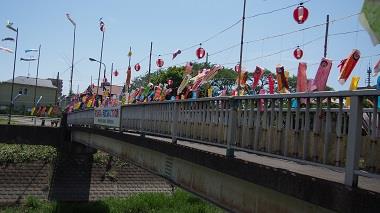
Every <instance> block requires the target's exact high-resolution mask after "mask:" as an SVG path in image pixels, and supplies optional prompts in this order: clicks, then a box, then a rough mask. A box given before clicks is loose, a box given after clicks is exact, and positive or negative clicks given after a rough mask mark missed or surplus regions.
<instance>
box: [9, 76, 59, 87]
mask: <svg viewBox="0 0 380 213" xmlns="http://www.w3.org/2000/svg"><path fill="white" fill-rule="evenodd" d="M5 82H7V83H12V79H9V80H8V81H5ZM14 83H15V84H22V85H31V86H34V85H36V78H31V77H25V76H17V77H16V78H15V81H14ZM37 86H38V87H48V88H54V89H55V88H57V87H55V86H54V85H53V83H52V82H51V80H48V79H41V78H37Z"/></svg>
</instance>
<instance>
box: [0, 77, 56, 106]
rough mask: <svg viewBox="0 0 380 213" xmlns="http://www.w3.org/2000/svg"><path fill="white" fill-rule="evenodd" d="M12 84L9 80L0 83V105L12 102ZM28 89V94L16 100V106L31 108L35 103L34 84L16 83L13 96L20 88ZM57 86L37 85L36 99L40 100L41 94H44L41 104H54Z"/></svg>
mask: <svg viewBox="0 0 380 213" xmlns="http://www.w3.org/2000/svg"><path fill="white" fill-rule="evenodd" d="M11 87H12V84H11V83H8V82H2V83H0V106H8V105H9V102H10V93H11ZM24 89H27V90H28V92H27V95H22V96H21V97H19V98H18V99H17V100H16V102H15V107H22V106H25V107H27V108H31V107H32V106H33V104H34V101H33V98H34V86H32V85H21V84H14V88H13V97H15V96H16V95H17V94H18V93H19V91H20V90H24ZM55 94H56V89H55V88H48V87H37V95H36V99H37V100H38V99H39V97H40V96H42V100H41V102H40V104H42V105H49V104H54V102H55Z"/></svg>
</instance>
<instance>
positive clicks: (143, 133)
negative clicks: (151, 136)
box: [139, 105, 146, 137]
mask: <svg viewBox="0 0 380 213" xmlns="http://www.w3.org/2000/svg"><path fill="white" fill-rule="evenodd" d="M141 108H142V109H141V111H142V113H141V119H140V127H139V129H140V136H141V137H145V132H144V131H145V130H144V126H143V123H144V122H145V117H146V105H142V106H141Z"/></svg>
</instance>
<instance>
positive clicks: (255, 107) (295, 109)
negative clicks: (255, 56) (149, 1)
mask: <svg viewBox="0 0 380 213" xmlns="http://www.w3.org/2000/svg"><path fill="white" fill-rule="evenodd" d="M378 96H380V91H376V90H360V91H359V90H358V91H340V92H316V93H294V94H276V95H256V96H241V97H219V98H203V99H193V100H181V101H168V102H150V103H143V104H133V105H126V106H123V107H122V110H121V122H120V123H121V130H122V131H133V132H138V133H141V134H142V135H145V134H150V135H158V136H162V137H170V138H172V141H173V142H176V141H177V139H180V140H187V141H193V142H199V143H206V144H211V145H215V146H221V147H226V148H227V153H226V154H227V155H228V156H231V157H232V156H233V153H234V150H241V151H247V152H252V153H257V154H262V155H268V156H272V157H277V158H285V159H289V160H293V161H299V162H302V163H308V164H314V165H320V166H325V167H333V168H335V169H338V170H345V174H346V178H345V182H346V184H347V185H350V186H354V185H356V184H357V181H358V175H365V176H370V177H375V178H379V177H380V176H379V175H378V173H380V155H379V153H380V148H379V146H380V145H379V143H378V142H379V133H380V130H379V128H380V119H379V113H378V104H377V103H378ZM347 97H350V106H349V107H345V106H344V103H345V102H347V101H348V100H347ZM292 105H293V106H292ZM93 113H94V112H93V110H86V111H80V112H74V113H71V114H69V115H68V119H67V122H68V124H69V125H80V126H88V127H93V126H94V124H93Z"/></svg>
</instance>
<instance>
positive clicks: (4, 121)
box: [0, 118, 16, 124]
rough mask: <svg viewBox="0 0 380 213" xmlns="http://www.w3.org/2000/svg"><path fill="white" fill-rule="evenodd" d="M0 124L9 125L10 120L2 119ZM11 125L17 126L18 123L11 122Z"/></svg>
mask: <svg viewBox="0 0 380 213" xmlns="http://www.w3.org/2000/svg"><path fill="white" fill-rule="evenodd" d="M0 124H8V119H4V118H0ZM11 124H16V122H14V121H12V120H11Z"/></svg>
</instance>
